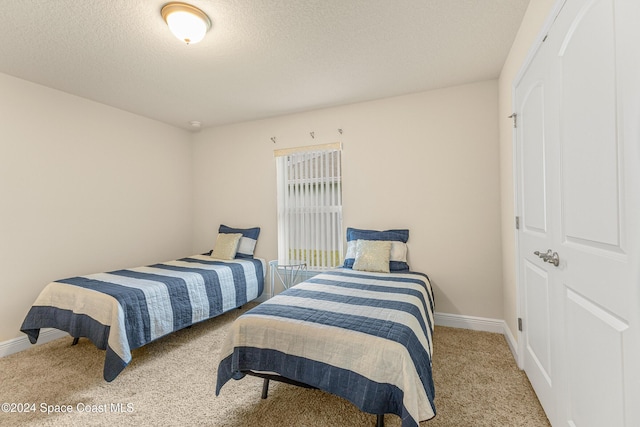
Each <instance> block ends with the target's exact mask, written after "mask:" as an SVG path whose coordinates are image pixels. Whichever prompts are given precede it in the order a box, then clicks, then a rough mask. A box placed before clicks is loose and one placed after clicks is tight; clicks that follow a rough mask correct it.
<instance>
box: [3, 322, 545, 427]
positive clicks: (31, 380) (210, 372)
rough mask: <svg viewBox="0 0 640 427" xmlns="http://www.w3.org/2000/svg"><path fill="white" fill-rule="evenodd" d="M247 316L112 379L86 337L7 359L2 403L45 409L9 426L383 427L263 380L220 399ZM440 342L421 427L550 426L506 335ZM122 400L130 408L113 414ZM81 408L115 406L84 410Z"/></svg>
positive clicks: (443, 333) (150, 353)
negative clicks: (230, 351) (429, 411)
mask: <svg viewBox="0 0 640 427" xmlns="http://www.w3.org/2000/svg"><path fill="white" fill-rule="evenodd" d="M240 313H241V310H234V311H233V312H230V313H227V314H225V315H223V316H220V317H218V318H216V319H213V320H210V321H207V322H204V323H201V324H198V325H196V326H194V327H192V328H190V329H185V330H183V331H180V332H177V333H174V334H172V335H171V336H168V337H164V338H162V339H160V340H158V341H156V342H153V343H151V344H149V345H147V346H145V347H143V348H141V349H138V350H136V351H134V354H133V361H132V363H131V364H130V365H129V366H128V367H127V368H126V369H125V370H124V371H123V372H122V374H120V376H119V377H118V378H116V379H115V380H114V381H113V382H111V383H107V382H105V381H104V380H103V379H102V366H103V362H104V352H103V351H100V350H97V349H96V348H95V346H93V344H91V343H90V342H89V341H88V340H86V339H81V340H80V343H79V344H78V345H77V346H75V347H71V346H70V344H71V339H70V338H68V339H67V338H63V339H59V340H55V341H52V342H50V343H47V344H44V345H41V346H34V347H32V348H31V349H29V350H27V351H25V352H22V353H18V354H14V355H11V356H8V357H5V358H2V359H0V374H1V375H2V378H1V385H0V402H1V403H4V402H7V403H16V404H20V406H21V405H22V404H25V403H27V404H29V405H32V404H35V412H32V413H4V406H3V412H2V413H0V425H1V426H14V425H15V426H75V425H77V426H88V425H94V426H98V425H99V426H148V425H149V426H150V425H163V426H215V427H225V426H228V427H231V426H236V427H239V426H265V427H276V426H277V427H280V426H292V427H293V426H295V427H304V426H309V427H312V426H313V427H324V426H327V427H328V426H331V427H334V426H374V425H375V420H376V418H375V416H374V415H369V414H364V413H362V412H360V411H359V410H357V409H356V408H355V407H354V406H353V405H351V404H350V403H348V402H347V401H345V400H343V399H340V398H338V397H334V396H331V395H328V394H326V393H324V392H321V391H318V390H308V389H302V388H298V387H294V386H290V385H287V384H282V383H272V385H271V387H270V391H269V398H268V399H266V400H262V399H260V393H261V388H262V380H260V379H257V378H254V377H246V378H244V379H243V380H241V381H230V382H229V383H227V384H226V385H225V386H224V387H223V388H222V392H221V394H220V396H218V397H216V396H215V380H216V366H217V362H218V349H219V347H220V344H221V342H222V340H223V339H224V336H225V333H226V330H227V326H228V325H229V324H230V322H232V321H233V320H234V319H235V318H236V317H237V316H238V315H239V314H240ZM434 347H435V348H434V360H433V364H434V366H433V371H434V379H435V383H436V408H437V411H438V415H437V416H436V417H435V418H434V419H432V420H430V421H425V422H422V423H421V424H420V425H421V427H441V426H455V427H464V426H532V427H539V426H548V425H549V424H548V422H547V419H546V417H545V415H544V412H543V410H542V408H541V407H540V404H539V403H538V400H537V399H536V397H535V394H534V393H533V390H532V389H531V386H530V384H529V382H528V381H527V379H526V376H525V375H524V373H523V372H521V371H520V370H518V368H517V367H516V365H515V362H514V360H513V357H512V355H511V353H510V351H509V349H508V347H507V343H506V341H505V339H504V337H503V336H501V335H498V334H490V333H485V332H472V331H468V330H462V329H453V328H444V327H437V328H436V332H435V334H434ZM118 404H122V405H121V407H122V408H123V412H121V413H118V412H112V411H111V409H112V408H111V407H112V406H114V407H115V406H117V405H118ZM48 405H52V406H53V405H70V406H71V410H72V412H71V413H53V414H47V413H46V409H47V406H48ZM18 407H19V406H18ZM28 407H29V406H28ZM79 407H80V408H83V407H84V408H88V409H94V410H96V411H105V410H106V412H95V413H92V412H78V408H79ZM42 409H45V412H42ZM54 409H59V408H54ZM127 411H129V412H127ZM385 425H387V426H389V427H392V426H399V425H400V419H399V418H398V417H397V416H395V415H386V416H385Z"/></svg>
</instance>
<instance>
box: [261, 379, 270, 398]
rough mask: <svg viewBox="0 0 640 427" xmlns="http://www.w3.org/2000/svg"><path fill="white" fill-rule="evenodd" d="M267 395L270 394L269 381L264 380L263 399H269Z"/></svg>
mask: <svg viewBox="0 0 640 427" xmlns="http://www.w3.org/2000/svg"><path fill="white" fill-rule="evenodd" d="M267 393H269V380H268V379H267V378H265V379H264V382H263V383H262V398H263V399H266V398H267Z"/></svg>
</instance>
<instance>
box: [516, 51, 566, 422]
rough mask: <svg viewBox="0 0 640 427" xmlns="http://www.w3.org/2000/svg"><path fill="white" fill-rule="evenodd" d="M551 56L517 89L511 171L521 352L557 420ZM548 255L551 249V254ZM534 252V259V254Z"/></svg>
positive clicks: (539, 58) (534, 65)
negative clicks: (514, 156)
mask: <svg viewBox="0 0 640 427" xmlns="http://www.w3.org/2000/svg"><path fill="white" fill-rule="evenodd" d="M551 55H552V52H551V50H550V49H549V45H548V44H543V45H542V46H541V47H540V49H539V50H538V52H537V53H536V55H535V57H534V59H533V61H532V62H531V64H530V65H529V67H528V69H527V71H526V73H525V75H524V77H523V78H522V80H521V81H520V82H519V84H518V86H517V88H516V95H515V96H516V105H515V111H516V112H517V113H516V114H517V116H516V123H517V127H516V142H517V146H516V154H517V159H516V170H517V172H518V177H517V185H518V187H517V190H516V194H517V203H518V212H519V217H520V230H519V233H518V234H519V236H518V237H519V240H518V249H519V270H520V271H519V294H520V295H521V301H522V302H521V304H520V317H521V318H522V319H523V333H522V335H521V337H520V340H521V343H522V344H521V345H520V351H521V354H522V359H521V360H522V362H523V369H524V370H525V372H526V373H527V376H528V377H529V380H530V382H531V385H532V386H533V388H534V390H535V391H536V394H537V395H538V398H539V400H540V402H541V404H542V407H543V408H544V409H545V412H546V413H547V417H548V418H549V420H550V421H551V422H552V423H553V421H554V419H555V418H556V412H557V410H556V409H557V400H556V394H557V393H556V391H555V389H556V387H557V386H556V383H557V380H556V373H557V372H558V367H557V366H556V365H557V360H556V359H554V358H553V357H552V356H553V355H555V354H556V353H557V352H556V346H557V344H558V343H556V342H554V339H555V337H554V335H553V329H554V328H556V327H557V326H556V325H557V324H558V319H557V316H558V314H557V312H556V311H554V310H553V306H552V301H553V300H554V298H555V299H557V298H558V297H557V295H554V293H557V288H558V287H557V285H556V283H555V281H556V277H555V270H556V267H555V266H554V265H552V264H550V263H549V262H545V261H544V260H543V259H542V258H541V257H540V254H545V256H546V254H547V251H548V250H549V249H552V248H553V247H554V245H555V244H556V242H555V239H554V236H555V235H556V234H557V233H558V224H557V223H555V222H554V218H553V211H554V209H555V206H554V203H555V200H557V197H558V196H557V193H558V188H557V185H556V182H557V180H558V164H557V158H558V152H559V150H558V147H557V143H554V142H553V131H554V129H557V107H555V105H556V104H557V102H555V101H556V100H557V90H554V89H553V88H551V85H552V84H553V81H552V80H551V79H550V69H549V66H548V64H549V63H550V62H551V60H552V58H551ZM552 252H553V251H552ZM536 254H537V255H536Z"/></svg>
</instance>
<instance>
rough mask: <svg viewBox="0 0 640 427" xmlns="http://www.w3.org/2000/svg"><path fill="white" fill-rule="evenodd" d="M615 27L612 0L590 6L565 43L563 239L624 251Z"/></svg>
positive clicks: (561, 55)
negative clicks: (621, 217) (617, 116)
mask: <svg viewBox="0 0 640 427" xmlns="http://www.w3.org/2000/svg"><path fill="white" fill-rule="evenodd" d="M568 6H571V5H570V4H569V5H568ZM613 28H614V26H613V4H612V1H611V0H599V1H595V2H590V4H588V5H587V6H585V7H583V8H582V9H581V10H580V11H579V14H578V16H577V17H576V18H575V19H574V20H573V21H572V22H571V23H570V26H569V31H568V33H567V35H566V37H565V39H564V40H563V42H562V46H561V49H560V52H559V55H558V56H559V58H560V62H561V68H562V77H561V78H562V80H561V82H560V84H561V87H562V100H561V103H560V105H561V111H560V117H561V122H560V132H561V145H562V174H561V177H562V190H563V191H562V204H563V225H564V227H563V228H564V235H565V239H566V240H567V241H570V242H573V243H575V244H578V245H586V246H595V247H597V248H601V249H604V250H613V251H620V243H621V242H620V231H621V230H620V226H621V224H620V185H619V181H618V180H619V176H620V169H619V165H618V159H619V156H620V153H619V151H618V141H617V135H616V134H617V120H616V115H617V100H616V76H615V39H614V33H613ZM594 201H597V203H594Z"/></svg>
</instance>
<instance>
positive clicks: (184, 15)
mask: <svg viewBox="0 0 640 427" xmlns="http://www.w3.org/2000/svg"><path fill="white" fill-rule="evenodd" d="M162 18H163V19H164V21H165V22H166V23H167V25H168V26H169V29H170V30H171V32H172V33H173V35H175V36H176V37H177V38H178V39H180V40H182V41H183V42H185V43H186V44H193V43H198V42H199V41H200V40H202V39H203V38H204V35H205V34H206V33H207V31H209V28H211V20H210V19H209V17H208V16H207V14H206V13H204V12H203V11H201V10H200V9H198V8H197V7H195V6H191V5H190V4H186V3H178V2H172V3H167V4H165V5H164V6H163V7H162Z"/></svg>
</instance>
